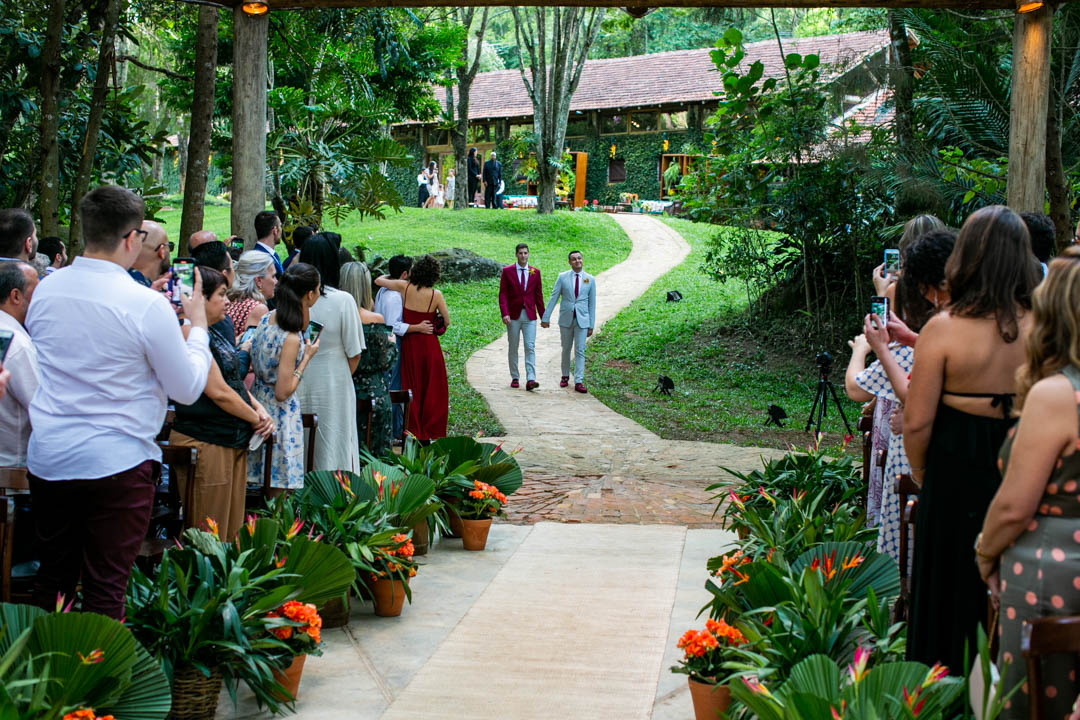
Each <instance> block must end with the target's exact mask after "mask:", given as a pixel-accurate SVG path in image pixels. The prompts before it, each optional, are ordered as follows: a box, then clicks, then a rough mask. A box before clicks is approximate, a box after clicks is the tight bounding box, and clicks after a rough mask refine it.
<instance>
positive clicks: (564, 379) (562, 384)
mask: <svg viewBox="0 0 1080 720" xmlns="http://www.w3.org/2000/svg"><path fill="white" fill-rule="evenodd" d="M569 384H570V376H569V375H563V377H562V380H560V381H559V387H566V386H567V385H569Z"/></svg>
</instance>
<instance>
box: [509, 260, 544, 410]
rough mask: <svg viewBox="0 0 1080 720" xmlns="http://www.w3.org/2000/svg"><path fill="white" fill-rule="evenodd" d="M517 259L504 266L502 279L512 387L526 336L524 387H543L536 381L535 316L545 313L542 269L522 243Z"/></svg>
mask: <svg viewBox="0 0 1080 720" xmlns="http://www.w3.org/2000/svg"><path fill="white" fill-rule="evenodd" d="M514 252H515V254H516V255H517V262H516V263H514V264H513V265H507V266H506V267H504V268H503V269H502V277H501V279H500V280H499V310H500V311H501V313H502V321H503V324H504V325H506V335H507V338H508V339H509V341H510V347H509V349H508V351H507V359H508V360H509V362H510V387H512V388H516V387H520V384H519V381H518V344H519V343H518V341H519V338H520V336H521V335H524V336H525V389H526V390H533V389H535V388H538V387H540V383H538V382H536V319H537V318H538V317H540V316H542V315H543V314H544V288H543V284H542V283H541V281H540V271H539V270H537V269H536V268H534V267H533V266H532V265H530V264H529V246H528V245H526V244H525V243H519V244H518V246H517V247H516V248H515V249H514Z"/></svg>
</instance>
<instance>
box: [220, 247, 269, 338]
mask: <svg viewBox="0 0 1080 720" xmlns="http://www.w3.org/2000/svg"><path fill="white" fill-rule="evenodd" d="M277 282H278V280H277V269H276V268H275V267H274V258H273V256H271V255H269V254H268V253H264V252H259V251H257V250H248V251H247V252H246V253H244V254H243V255H241V256H240V261H239V262H237V263H236V282H234V283H233V286H232V287H231V288H230V289H229V306H228V308H227V309H226V311H225V312H226V314H227V315H228V316H229V317H230V318H231V319H232V321H233V328H234V329H235V331H236V339H237V340H239V339H240V336H241V335H243V334H244V332H245V331H246V330H247V329H249V328H253V327H256V326H257V325H258V324H259V321H260V320H262V319H263V316H264V315H266V313H267V312H269V308H268V307H267V305H266V301H267V300H270V299H271V298H273V297H274V290H275V289H276V288H277Z"/></svg>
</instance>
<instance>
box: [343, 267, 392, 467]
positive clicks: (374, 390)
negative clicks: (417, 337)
mask: <svg viewBox="0 0 1080 720" xmlns="http://www.w3.org/2000/svg"><path fill="white" fill-rule="evenodd" d="M340 287H341V290H344V291H345V292H348V293H351V294H352V296H353V298H355V299H356V307H357V308H358V309H359V311H360V322H361V323H363V325H364V339H365V340H366V341H367V347H366V348H365V349H364V352H362V353H361V354H360V364H359V365H357V366H356V371H355V372H354V373H353V376H352V377H353V387H354V388H355V390H356V399H357V401H359V404H358V405H357V407H358V408H366V406H367V401H369V400H370V399H371V398H374V399H375V410H374V412H373V413H372V416H371V446H370V447H368V451H369V452H371V454H372V455H374V456H375V457H382V456H383V455H384V454H385V453H387V452H389V451H390V443H391V440H392V436H393V418H394V415H393V405H392V404H391V403H390V388H389V383H388V380H389V375H388V372H387V371H388V370H389V369H390V368H392V367H393V366H394V363H395V362H396V361H397V355H398V346H397V343H396V341H395V336H394V334H393V332H392V330H391V328H390V326H389V325H387V324H386V321H385V319H384V318H383V316H382V315H380V314H378V313H376V312H373V311H372V308H373V307H374V300H373V298H372V294H371V272H370V271H369V270H368V268H367V266H366V265H365V264H364V263H360V262H350V263H345V264H344V265H342V266H341V286H340ZM367 419H368V416H367V412H366V410H365V411H359V410H358V411H357V413H356V431H357V433H358V435H359V439H360V444H361V445H365V444H366V439H367Z"/></svg>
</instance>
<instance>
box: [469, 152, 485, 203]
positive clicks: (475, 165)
mask: <svg viewBox="0 0 1080 720" xmlns="http://www.w3.org/2000/svg"><path fill="white" fill-rule="evenodd" d="M467 165H468V166H469V167H468V173H469V183H468V190H469V194H468V196H466V198H465V207H468V206H469V205H474V204H476V189H477V188H478V187H480V181H481V180H482V179H483V177H482V176H481V174H480V156H479V155H478V154H477V152H476V148H469V158H468V161H467Z"/></svg>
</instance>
